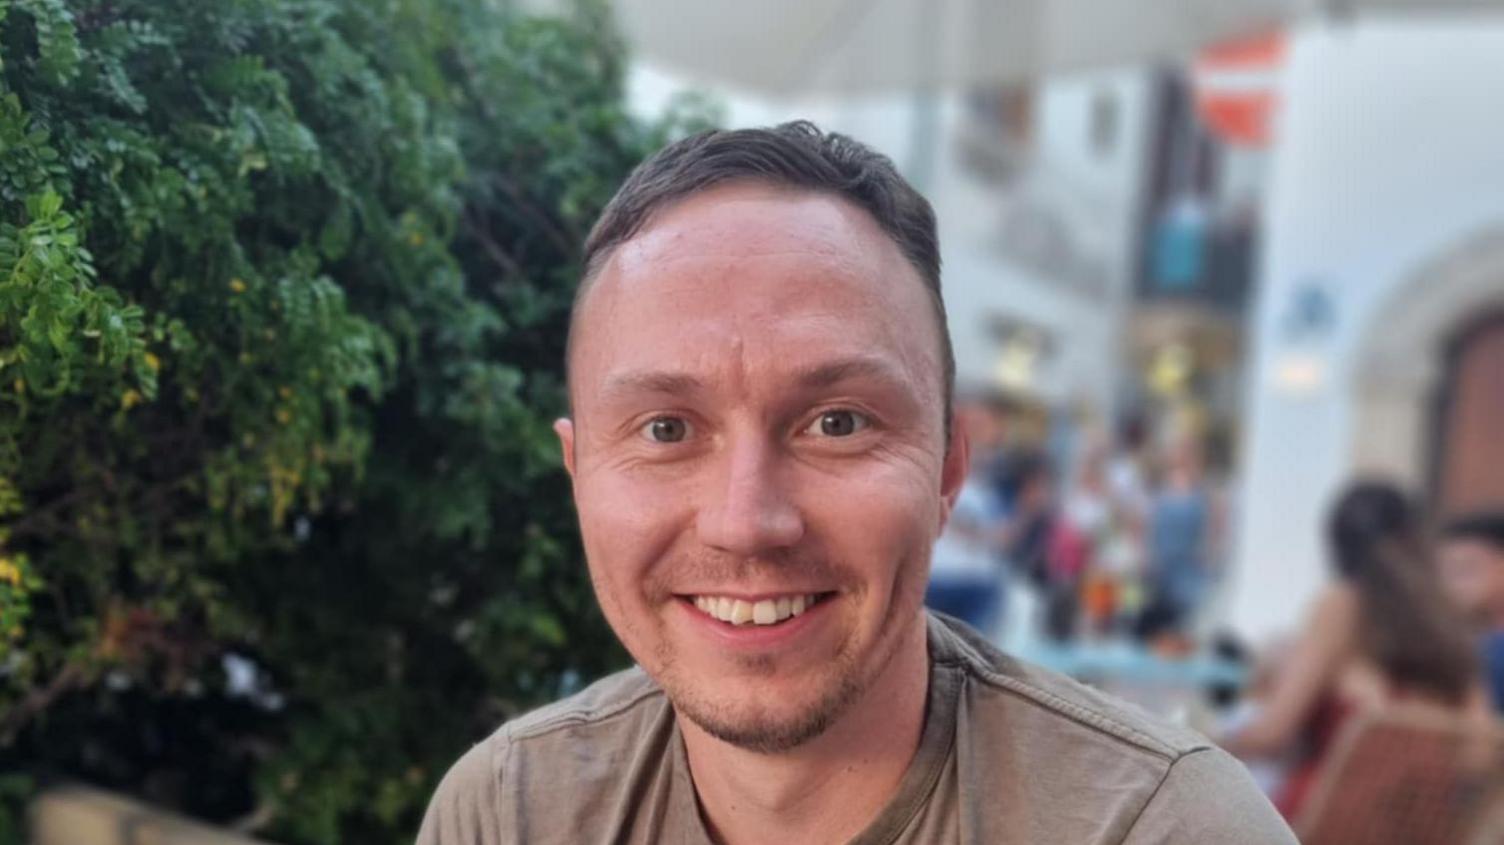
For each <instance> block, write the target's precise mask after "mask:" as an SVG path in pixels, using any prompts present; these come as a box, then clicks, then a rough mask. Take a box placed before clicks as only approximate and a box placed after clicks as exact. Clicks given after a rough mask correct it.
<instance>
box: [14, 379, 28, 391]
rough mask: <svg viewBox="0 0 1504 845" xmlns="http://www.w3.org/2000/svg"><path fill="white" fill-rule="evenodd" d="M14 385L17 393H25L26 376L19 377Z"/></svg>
mask: <svg viewBox="0 0 1504 845" xmlns="http://www.w3.org/2000/svg"><path fill="white" fill-rule="evenodd" d="M13 386H14V387H15V388H16V392H17V393H25V392H26V379H24V378H18V379H16V381H15V383H14V384H13Z"/></svg>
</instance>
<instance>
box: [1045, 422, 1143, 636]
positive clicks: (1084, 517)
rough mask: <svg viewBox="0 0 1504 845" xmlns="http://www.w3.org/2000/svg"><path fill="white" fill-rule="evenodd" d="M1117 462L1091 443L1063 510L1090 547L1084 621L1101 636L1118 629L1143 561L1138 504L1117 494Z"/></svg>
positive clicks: (1085, 574)
mask: <svg viewBox="0 0 1504 845" xmlns="http://www.w3.org/2000/svg"><path fill="white" fill-rule="evenodd" d="M1113 457H1114V456H1113V455H1112V453H1111V451H1110V449H1109V445H1108V443H1106V442H1105V441H1103V440H1100V439H1095V438H1094V439H1089V440H1088V441H1087V442H1086V444H1085V446H1084V447H1083V448H1082V450H1081V456H1080V458H1079V459H1078V460H1077V467H1076V473H1075V478H1074V480H1073V482H1072V484H1071V487H1070V490H1069V492H1068V493H1067V494H1066V497H1065V501H1064V504H1063V505H1062V508H1061V517H1062V520H1063V521H1064V522H1065V523H1066V524H1067V525H1068V526H1069V527H1070V529H1071V530H1072V531H1074V532H1075V533H1076V534H1077V535H1079V536H1080V537H1082V538H1083V539H1084V541H1085V542H1086V544H1087V549H1086V559H1085V562H1084V567H1083V569H1084V572H1083V576H1082V579H1081V581H1082V582H1081V609H1082V614H1083V620H1082V622H1083V626H1084V627H1085V628H1086V629H1087V630H1088V631H1090V632H1091V633H1093V634H1096V635H1099V636H1100V635H1105V634H1108V633H1111V632H1112V631H1113V630H1114V629H1115V628H1116V627H1117V623H1118V622H1119V621H1120V617H1121V614H1122V612H1123V609H1124V607H1125V605H1126V601H1125V599H1126V598H1127V597H1128V595H1129V593H1130V592H1131V590H1132V583H1133V581H1134V579H1135V578H1136V570H1137V567H1138V562H1139V559H1140V554H1139V552H1138V549H1137V547H1138V543H1139V538H1138V522H1137V517H1138V508H1139V502H1137V501H1136V500H1134V499H1132V498H1128V497H1125V496H1123V495H1119V493H1118V490H1117V489H1116V488H1115V486H1114V484H1113V483H1112V466H1113Z"/></svg>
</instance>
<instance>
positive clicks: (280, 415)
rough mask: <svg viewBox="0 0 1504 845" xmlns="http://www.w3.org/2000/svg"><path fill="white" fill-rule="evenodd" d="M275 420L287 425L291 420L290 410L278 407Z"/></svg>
mask: <svg viewBox="0 0 1504 845" xmlns="http://www.w3.org/2000/svg"><path fill="white" fill-rule="evenodd" d="M277 422H279V423H281V424H283V425H287V424H288V423H290V422H292V412H291V411H289V410H287V409H286V408H278V409H277Z"/></svg>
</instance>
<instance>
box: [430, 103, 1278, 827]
mask: <svg viewBox="0 0 1504 845" xmlns="http://www.w3.org/2000/svg"><path fill="white" fill-rule="evenodd" d="M585 253H586V255H585V258H586V272H585V278H584V281H583V283H582V285H581V290H580V292H579V294H578V298H577V300H576V303H575V310H574V315H573V321H574V322H573V326H572V328H571V332H570V346H569V353H568V367H569V382H570V399H571V416H570V418H569V419H563V420H559V421H558V422H557V423H556V425H555V430H556V431H557V432H558V435H559V440H560V443H561V445H562V448H563V457H564V464H565V466H566V468H567V469H568V471H569V473H570V475H571V477H572V479H573V484H574V496H575V502H576V505H577V507H578V510H579V514H580V527H581V534H582V536H583V539H584V545H585V555H586V559H587V562H588V565H589V568H590V574H591V578H592V580H593V583H594V586H595V591H596V595H597V597H598V598H599V600H600V603H601V608H602V610H603V611H604V612H605V615H606V619H607V620H608V621H609V622H610V624H611V626H612V628H613V629H614V630H615V632H616V633H617V635H618V636H619V637H620V638H621V640H622V642H623V644H624V645H625V646H626V648H627V650H628V651H629V652H631V654H632V656H633V657H634V658H635V659H636V660H637V662H638V664H639V668H634V669H631V670H628V671H626V672H622V673H619V674H617V675H614V676H611V677H609V678H606V679H605V680H603V681H600V682H598V683H596V684H595V685H594V686H592V687H590V688H589V689H587V690H585V691H584V692H582V693H580V694H579V695H576V696H574V697H572V698H570V699H567V700H565V701H563V702H560V703H557V704H554V705H552V706H549V707H545V708H543V709H542V710H539V711H537V712H534V713H532V714H529V715H527V716H524V717H522V718H520V719H516V720H514V721H511V722H508V723H507V724H505V725H503V726H502V727H501V729H500V730H499V731H498V732H497V733H496V734H494V735H493V736H492V737H491V738H489V739H487V740H485V741H484V742H482V743H481V744H480V745H477V746H476V747H475V748H474V749H472V750H471V751H470V752H469V753H468V754H467V755H466V756H465V757H464V758H463V759H461V760H460V762H459V763H458V764H456V765H455V767H454V769H453V770H452V771H451V772H450V773H449V775H448V776H447V777H446V778H445V780H444V783H443V784H442V785H441V786H440V787H439V790H438V793H437V794H436V795H435V797H434V799H433V802H432V804H431V806H430V808H429V811H428V815H427V818H426V819H425V821H424V824H423V829H422V832H421V833H420V835H419V841H420V842H421V843H424V844H425V845H458V843H465V845H472V843H486V844H487V845H489V843H503V842H527V843H536V842H605V841H611V842H674V843H680V842H690V843H694V842H708V841H719V842H726V843H744V842H748V843H752V842H776V843H822V842H846V841H850V842H884V843H886V842H941V841H946V842H949V841H965V842H999V841H1007V842H1039V843H1072V845H1077V844H1078V843H1080V844H1083V845H1084V843H1108V842H1110V843H1120V842H1126V843H1149V842H1198V843H1200V842H1217V843H1265V842H1281V843H1285V842H1293V841H1294V839H1293V838H1292V837H1291V836H1290V834H1289V832H1288V830H1287V829H1286V828H1285V826H1284V825H1283V823H1282V822H1281V821H1280V820H1279V819H1278V817H1277V816H1276V815H1275V813H1274V811H1273V809H1272V808H1271V807H1270V806H1269V804H1268V803H1267V802H1266V801H1265V800H1264V798H1263V796H1262V795H1260V794H1259V793H1258V792H1257V790H1256V789H1255V788H1254V786H1253V785H1252V784H1251V782H1250V781H1249V778H1248V776H1247V775H1246V773H1245V772H1244V771H1243V769H1242V768H1241V767H1240V766H1239V764H1237V763H1236V762H1235V761H1233V760H1232V759H1231V758H1230V757H1228V756H1227V755H1226V754H1224V753H1223V752H1221V751H1219V750H1217V749H1215V748H1212V747H1210V746H1209V745H1208V744H1207V742H1206V741H1205V740H1203V739H1202V738H1200V737H1199V736H1196V735H1193V734H1191V733H1189V732H1186V731H1180V730H1176V729H1172V728H1169V727H1165V726H1162V725H1160V724H1158V723H1156V722H1153V721H1152V720H1150V719H1148V718H1146V717H1144V716H1143V715H1141V714H1139V713H1138V712H1136V711H1133V710H1131V709H1129V708H1126V707H1124V706H1122V705H1120V704H1118V703H1116V702H1114V701H1112V700H1111V699H1109V698H1107V697H1105V696H1102V695H1099V694H1097V693H1095V692H1093V691H1091V690H1088V689H1086V688H1083V687H1081V686H1078V685H1076V684H1074V683H1071V682H1070V681H1067V680H1064V679H1062V678H1059V677H1056V676H1054V675H1051V674H1049V673H1045V672H1042V671H1039V670H1036V669H1032V668H1030V667H1027V666H1024V665H1022V664H1020V663H1018V662H1016V661H1014V660H1012V659H1010V658H1008V657H1005V656H1003V655H1001V654H999V653H997V652H996V651H994V650H992V649H991V648H990V647H989V646H988V645H987V644H986V643H985V642H984V641H982V640H981V639H980V638H979V637H977V636H976V635H975V634H974V633H972V632H971V631H969V630H968V629H966V628H964V627H963V626H961V625H959V624H958V623H954V622H951V621H948V620H945V619H943V618H939V617H932V616H927V615H926V614H925V612H924V611H923V608H922V606H921V601H922V598H923V596H924V587H925V581H926V574H927V569H928V564H929V555H930V549H931V546H932V545H933V543H934V541H935V538H936V537H937V536H938V535H939V533H940V531H941V529H942V527H943V526H944V525H945V522H946V519H947V517H948V515H949V512H950V509H951V507H952V505H953V504H954V502H955V498H956V495H957V493H958V491H959V490H960V487H961V483H962V480H963V478H964V476H965V472H966V466H967V444H966V440H965V438H964V436H963V435H961V434H960V433H959V431H958V429H957V427H956V425H955V422H954V421H953V420H952V418H951V414H950V413H949V406H950V401H951V385H952V382H953V372H954V365H953V362H952V357H951V350H950V344H949V340H948V337H947V333H946V329H945V319H944V310H943V306H942V304H941V301H940V286H939V266H940V260H939V249H938V245H937V242H936V236H935V223H934V216H933V214H932V212H931V211H930V208H929V205H928V203H927V202H925V200H924V199H923V198H922V197H920V196H919V195H918V194H917V193H916V192H915V191H914V190H913V189H912V188H911V187H909V186H908V185H907V184H906V183H905V182H904V181H903V180H902V179H901V178H900V177H899V176H898V175H897V173H896V172H895V171H894V169H893V166H892V164H891V162H889V161H888V160H887V159H886V158H884V157H882V156H879V155H877V154H875V153H873V152H872V151H870V150H868V149H866V148H865V147H863V146H861V145H860V144H857V143H855V142H853V141H851V140H850V139H847V138H843V137H841V136H837V135H824V134H822V133H820V132H819V130H817V129H815V127H813V126H811V125H809V124H807V123H795V124H788V125H784V126H780V127H777V128H775V129H770V130H743V131H736V132H709V133H705V134H701V135H698V136H695V137H693V138H690V139H688V140H685V141H682V142H679V143H676V144H674V145H672V146H670V147H668V148H667V149H665V150H663V151H662V152H660V153H659V154H657V155H656V156H654V157H653V158H652V159H650V160H649V161H647V162H646V163H644V164H643V165H641V166H640V167H639V168H638V169H637V170H636V171H635V172H634V173H633V174H632V175H631V177H630V178H629V179H628V180H627V182H626V184H625V185H624V186H623V187H622V188H621V190H620V192H618V194H617V195H616V197H615V199H613V200H612V202H611V204H610V205H609V206H608V207H607V209H606V210H605V211H604V212H603V214H602V217H601V220H600V221H599V222H598V223H597V224H596V226H595V229H594V230H593V231H592V233H591V235H590V238H589V240H588V242H587V243H586V246H585Z"/></svg>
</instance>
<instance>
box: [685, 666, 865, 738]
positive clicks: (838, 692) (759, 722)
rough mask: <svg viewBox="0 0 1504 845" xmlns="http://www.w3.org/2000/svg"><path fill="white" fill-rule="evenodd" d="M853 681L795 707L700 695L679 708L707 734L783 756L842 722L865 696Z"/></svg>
mask: <svg viewBox="0 0 1504 845" xmlns="http://www.w3.org/2000/svg"><path fill="white" fill-rule="evenodd" d="M860 692H861V690H860V688H859V687H858V686H857V685H856V684H854V683H851V682H850V680H849V679H841V680H840V681H839V682H838V683H835V684H832V685H830V686H829V687H828V688H827V689H824V690H821V691H820V693H819V694H818V695H817V696H813V697H811V698H810V699H809V700H806V701H801V702H796V703H791V702H790V701H789V699H788V698H787V697H781V696H777V695H774V694H768V695H765V696H763V698H764V699H765V700H761V701H755V702H754V701H747V700H746V699H744V698H743V699H736V700H729V701H728V700H720V701H711V700H707V699H705V698H702V697H700V696H697V695H695V694H692V693H691V694H687V695H685V696H682V697H681V698H677V699H676V698H675V697H674V696H673V694H672V693H670V695H669V698H670V700H671V701H673V702H674V708H675V710H676V711H677V712H678V713H679V714H680V715H681V716H683V717H684V718H686V719H688V720H689V721H691V722H693V723H694V724H695V725H697V726H698V727H699V728H700V729H701V730H703V731H704V732H705V733H707V734H709V735H711V736H713V737H715V738H716V739H719V740H721V741H722V742H725V743H727V744H729V745H734V746H736V747H738V748H743V749H746V750H748V751H755V752H758V753H761V754H780V753H784V752H787V751H791V750H793V749H795V748H798V747H799V746H801V745H804V744H805V743H807V742H809V741H811V740H813V739H815V738H816V737H818V736H820V735H821V734H823V733H825V731H826V730H827V729H828V728H829V727H830V726H831V725H832V724H834V723H835V722H836V720H838V719H839V718H840V717H841V715H842V714H843V713H845V712H846V710H847V709H848V708H849V707H850V706H851V703H852V701H854V700H855V699H856V698H857V696H858V695H859V694H860Z"/></svg>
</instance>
